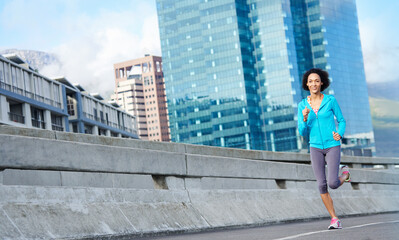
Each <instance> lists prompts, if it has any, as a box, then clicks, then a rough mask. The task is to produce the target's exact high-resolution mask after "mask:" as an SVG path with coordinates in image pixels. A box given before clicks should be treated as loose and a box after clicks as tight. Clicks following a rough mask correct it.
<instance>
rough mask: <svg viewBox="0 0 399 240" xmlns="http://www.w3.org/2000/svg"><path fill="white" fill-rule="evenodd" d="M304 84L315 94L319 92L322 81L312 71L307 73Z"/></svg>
mask: <svg viewBox="0 0 399 240" xmlns="http://www.w3.org/2000/svg"><path fill="white" fill-rule="evenodd" d="M306 85H307V86H308V88H309V91H310V93H313V94H317V93H319V92H320V89H321V85H323V83H322V82H321V79H320V76H319V75H318V74H317V73H312V74H310V75H309V77H308V83H307V84H306Z"/></svg>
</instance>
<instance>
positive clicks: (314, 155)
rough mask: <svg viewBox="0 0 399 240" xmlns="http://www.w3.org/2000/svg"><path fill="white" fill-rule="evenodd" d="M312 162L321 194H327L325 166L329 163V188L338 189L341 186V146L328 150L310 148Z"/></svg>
mask: <svg viewBox="0 0 399 240" xmlns="http://www.w3.org/2000/svg"><path fill="white" fill-rule="evenodd" d="M310 160H311V162H312V168H313V172H314V175H315V177H316V180H317V184H318V187H319V192H320V194H323V193H327V192H328V190H327V180H326V170H325V165H326V163H327V172H328V173H327V176H328V186H329V187H330V188H332V189H336V188H338V187H339V186H341V181H340V180H339V177H338V173H339V164H340V162H341V146H336V147H331V148H327V149H319V148H314V147H311V148H310Z"/></svg>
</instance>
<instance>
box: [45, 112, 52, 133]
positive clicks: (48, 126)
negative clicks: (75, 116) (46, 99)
mask: <svg viewBox="0 0 399 240" xmlns="http://www.w3.org/2000/svg"><path fill="white" fill-rule="evenodd" d="M44 122H45V123H46V124H45V127H46V129H47V130H53V126H52V122H51V112H50V111H49V110H44Z"/></svg>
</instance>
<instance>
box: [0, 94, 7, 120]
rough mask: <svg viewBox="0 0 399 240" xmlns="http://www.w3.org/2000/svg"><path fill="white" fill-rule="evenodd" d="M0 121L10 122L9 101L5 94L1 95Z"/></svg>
mask: <svg viewBox="0 0 399 240" xmlns="http://www.w3.org/2000/svg"><path fill="white" fill-rule="evenodd" d="M0 121H1V122H8V102H7V98H6V96H3V95H0Z"/></svg>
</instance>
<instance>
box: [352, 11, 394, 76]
mask: <svg viewBox="0 0 399 240" xmlns="http://www.w3.org/2000/svg"><path fill="white" fill-rule="evenodd" d="M388 5H389V4H387V8H386V9H383V11H382V10H381V11H380V12H374V14H375V15H373V16H369V15H365V16H364V17H363V18H361V19H359V31H360V36H361V41H362V50H363V58H364V65H365V72H366V80H367V82H373V83H374V82H391V81H399V72H398V71H397V68H398V67H397V66H398V64H397V63H398V60H399V44H398V42H399V35H398V32H397V31H396V30H395V29H392V23H394V22H397V21H398V17H397V15H396V13H395V12H394V11H393V9H392V8H390V6H388Z"/></svg>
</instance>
